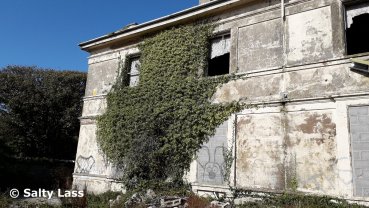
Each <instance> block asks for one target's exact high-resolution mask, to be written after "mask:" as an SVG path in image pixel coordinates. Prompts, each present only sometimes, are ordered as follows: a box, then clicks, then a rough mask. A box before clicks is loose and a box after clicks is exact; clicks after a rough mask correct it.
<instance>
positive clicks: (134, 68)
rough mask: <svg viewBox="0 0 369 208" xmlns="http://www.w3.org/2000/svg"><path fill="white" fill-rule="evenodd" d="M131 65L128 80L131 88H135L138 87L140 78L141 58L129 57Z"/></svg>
mask: <svg viewBox="0 0 369 208" xmlns="http://www.w3.org/2000/svg"><path fill="white" fill-rule="evenodd" d="M128 64H129V72H128V79H129V82H128V83H129V86H130V87H134V86H137V85H138V81H139V78H140V77H139V76H140V65H141V64H140V57H139V56H133V57H129V60H128Z"/></svg>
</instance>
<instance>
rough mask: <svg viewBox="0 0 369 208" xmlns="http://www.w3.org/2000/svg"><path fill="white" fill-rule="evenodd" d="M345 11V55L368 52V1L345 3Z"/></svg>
mask: <svg viewBox="0 0 369 208" xmlns="http://www.w3.org/2000/svg"><path fill="white" fill-rule="evenodd" d="M345 13H346V48H347V55H352V54H358V53H364V52H369V40H368V37H369V27H368V25H369V2H368V1H351V3H346V5H345Z"/></svg>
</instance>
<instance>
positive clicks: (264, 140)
mask: <svg viewBox="0 0 369 208" xmlns="http://www.w3.org/2000/svg"><path fill="white" fill-rule="evenodd" d="M279 3H280V1H274V0H273V1H266V0H260V1H253V2H250V3H248V4H245V5H244V6H242V7H238V8H233V9H232V10H229V11H227V12H224V13H222V14H216V15H215V14H214V15H213V16H209V19H210V20H213V21H215V22H216V23H217V27H216V29H215V30H216V31H215V32H216V33H221V32H230V35H231V39H230V44H231V46H230V72H231V73H236V74H239V75H241V78H239V79H237V80H235V81H231V82H229V83H227V84H224V85H222V86H221V87H220V88H218V90H217V92H216V93H215V94H214V96H213V97H212V102H214V103H225V102H230V101H241V102H244V103H250V104H255V105H256V106H258V108H251V109H246V110H244V111H242V112H239V113H236V114H235V115H232V116H231V117H230V118H229V120H228V121H227V122H226V124H228V128H227V129H228V132H227V133H226V137H227V138H226V139H227V140H228V144H227V147H228V148H231V150H232V151H233V153H234V157H235V160H234V161H233V164H232V167H231V177H230V185H232V186H235V187H237V188H244V189H251V190H254V189H255V190H265V191H285V190H292V189H295V188H296V189H297V190H299V191H303V192H308V193H316V194H329V195H332V196H337V197H344V198H348V199H351V200H363V201H369V196H361V197H358V196H354V184H353V170H352V165H351V152H350V151H351V150H350V145H351V138H350V129H349V126H348V124H349V122H350V120H349V117H348V108H349V107H350V106H361V105H368V104H369V89H368V86H369V77H368V76H364V75H363V74H358V73H356V72H353V71H351V70H350V69H349V66H350V60H349V58H351V57H353V56H350V57H348V56H346V55H345V34H344V31H345V23H344V19H345V17H344V16H343V14H344V12H343V9H344V8H343V6H342V2H341V1H339V0H290V1H286V6H285V10H284V11H285V15H286V17H285V18H281V10H280V4H279ZM123 45H124V44H123ZM137 52H138V51H137V48H136V47H135V45H132V46H125V47H122V48H118V49H114V50H113V49H109V48H106V49H101V50H99V51H93V52H92V53H91V54H92V55H91V57H90V59H89V66H90V67H89V75H88V83H87V89H86V98H85V99H84V108H83V116H82V120H81V133H80V140H79V146H78V153H77V157H76V160H78V158H79V156H83V157H84V159H85V163H83V164H85V165H84V166H83V167H86V168H85V169H88V168H89V167H90V163H91V162H90V161H91V159H90V158H89V156H90V155H92V156H93V157H94V159H95V163H94V165H92V166H91V169H90V172H88V173H84V174H82V173H80V172H78V169H77V167H76V171H75V176H74V181H75V185H77V186H79V187H81V186H83V185H86V186H87V187H88V190H91V191H93V192H97V191H100V192H101V191H102V190H109V189H119V188H121V187H120V186H119V183H117V182H116V180H115V179H117V176H118V175H119V170H118V169H116V168H114V166H113V165H111V164H109V163H108V162H107V161H105V160H104V156H103V154H102V153H101V152H100V151H99V150H98V146H97V144H96V140H95V133H94V132H95V131H96V123H95V121H94V119H93V118H94V116H96V115H100V114H102V113H103V112H104V109H106V101H105V96H104V94H106V93H107V92H108V91H109V90H110V89H111V85H112V83H114V81H115V78H116V76H117V73H118V72H117V67H118V63H119V57H121V58H122V60H124V58H125V56H126V55H127V54H133V53H137ZM356 57H359V58H362V59H369V54H361V55H357V56H356ZM282 95H284V96H282ZM226 124H225V125H226ZM223 129H224V126H223ZM224 135H225V134H223V137H224ZM212 139H214V138H212ZM210 142H211V141H210ZM215 143H216V141H215ZM200 152H201V151H200ZM198 167H199V164H198V161H196V160H194V161H193V163H192V164H191V169H190V171H189V172H188V173H186V177H185V179H186V180H187V181H188V182H191V183H192V184H193V189H194V191H195V192H197V193H211V192H214V191H215V192H216V191H219V192H227V188H228V187H227V185H225V184H224V183H223V184H221V183H217V184H215V183H202V182H201V181H200V180H198V174H200V172H199V171H198ZM294 186H296V187H294Z"/></svg>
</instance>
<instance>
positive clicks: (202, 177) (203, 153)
mask: <svg viewBox="0 0 369 208" xmlns="http://www.w3.org/2000/svg"><path fill="white" fill-rule="evenodd" d="M227 131H228V123H227V122H224V123H223V124H222V125H220V126H219V127H218V128H217V129H216V132H215V135H214V136H212V137H211V138H210V139H209V141H208V142H207V143H205V144H203V145H202V148H201V149H200V150H199V152H198V153H197V177H196V178H197V182H198V183H199V184H201V185H226V180H225V179H224V172H225V163H224V154H225V153H224V152H223V151H224V150H226V149H227Z"/></svg>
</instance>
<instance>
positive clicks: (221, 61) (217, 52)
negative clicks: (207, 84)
mask: <svg viewBox="0 0 369 208" xmlns="http://www.w3.org/2000/svg"><path fill="white" fill-rule="evenodd" d="M230 47H231V36H230V34H229V33H227V34H223V35H218V36H216V37H215V38H213V39H212V40H211V49H210V56H209V60H208V69H207V75H208V76H217V75H224V74H228V73H229V51H230Z"/></svg>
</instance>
